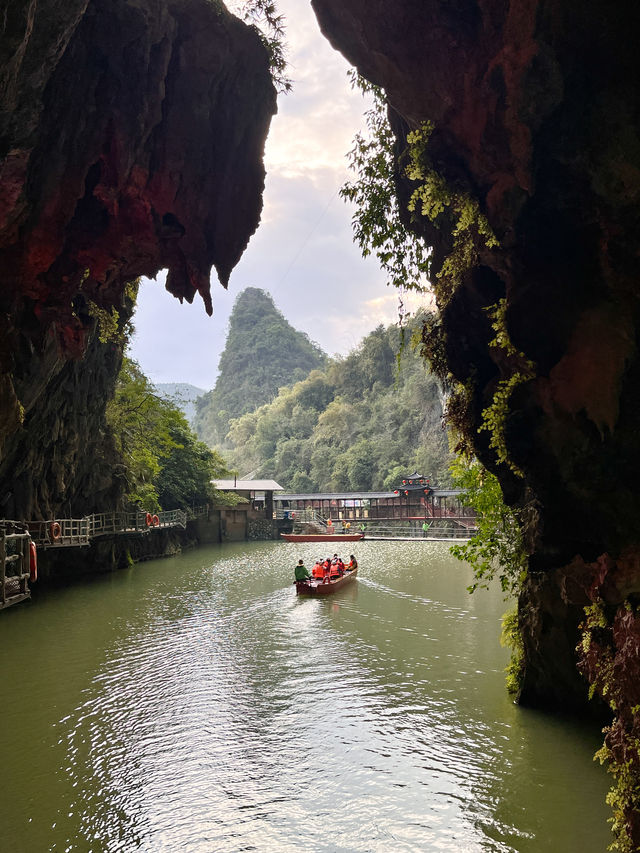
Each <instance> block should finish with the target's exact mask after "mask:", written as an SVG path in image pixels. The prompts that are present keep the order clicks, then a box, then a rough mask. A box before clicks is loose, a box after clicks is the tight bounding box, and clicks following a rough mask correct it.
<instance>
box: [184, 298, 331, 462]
mask: <svg viewBox="0 0 640 853" xmlns="http://www.w3.org/2000/svg"><path fill="white" fill-rule="evenodd" d="M326 362H327V356H326V355H325V353H323V352H322V350H321V349H320V348H319V347H318V346H316V345H315V344H314V343H312V342H311V341H310V340H309V338H308V337H307V335H305V334H303V333H302V332H298V331H296V329H294V328H293V326H291V325H290V323H288V322H287V320H286V319H285V318H284V317H283V315H282V314H281V313H280V311H278V309H277V308H276V306H275V305H274V303H273V300H272V299H271V297H270V296H269V294H267V293H265V292H264V291H263V290H259V289H258V288H255V287H248V288H247V289H246V290H243V291H242V292H241V293H240V294H239V295H238V298H237V299H236V302H235V305H234V307H233V311H232V313H231V317H230V320H229V333H228V335H227V341H226V345H225V348H224V351H223V353H222V355H221V356H220V369H219V374H218V379H217V382H216V385H215V388H214V389H213V391H209V392H208V393H207V394H205V395H204V396H202V397H201V398H200V399H199V400H198V401H197V403H196V408H197V411H196V417H195V421H194V425H195V429H196V431H197V433H198V435H199V437H200V438H201V439H202V440H203V441H205V442H206V443H207V444H208V445H209V446H210V447H214V446H221V445H223V444H224V442H225V436H226V434H227V431H228V429H229V422H230V420H231V419H232V418H237V417H239V416H241V415H243V414H245V413H246V412H252V411H253V410H254V409H256V408H257V407H258V406H261V405H263V404H264V403H268V402H270V401H271V400H273V399H274V397H275V396H276V395H277V393H278V389H279V388H280V387H281V386H283V385H290V384H293V383H294V382H296V381H298V380H300V379H303V378H304V377H306V376H307V375H308V374H309V373H310V371H312V370H314V369H315V368H320V367H322V366H323V365H324V364H325V363H326Z"/></svg>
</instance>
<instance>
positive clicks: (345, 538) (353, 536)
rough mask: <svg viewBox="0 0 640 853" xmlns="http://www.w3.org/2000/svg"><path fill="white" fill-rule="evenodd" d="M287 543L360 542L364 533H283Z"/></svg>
mask: <svg viewBox="0 0 640 853" xmlns="http://www.w3.org/2000/svg"><path fill="white" fill-rule="evenodd" d="M280 536H282V538H283V539H286V540H287V542H358V541H359V540H360V539H364V533H281V534H280Z"/></svg>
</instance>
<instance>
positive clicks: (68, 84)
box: [0, 0, 275, 517]
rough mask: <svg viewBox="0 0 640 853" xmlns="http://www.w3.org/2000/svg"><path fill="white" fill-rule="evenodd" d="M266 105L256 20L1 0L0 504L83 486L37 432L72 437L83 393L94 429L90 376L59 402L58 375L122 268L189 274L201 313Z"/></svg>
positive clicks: (246, 218)
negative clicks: (31, 483)
mask: <svg viewBox="0 0 640 853" xmlns="http://www.w3.org/2000/svg"><path fill="white" fill-rule="evenodd" d="M274 112H275V90H274V88H273V85H272V82H271V77H270V73H269V68H268V56H267V52H266V50H265V49H264V46H263V44H262V42H261V40H260V38H259V36H258V34H257V33H256V31H255V30H253V29H252V28H249V27H247V26H246V25H245V24H243V23H242V22H241V21H239V20H238V19H236V18H234V17H233V16H232V15H230V14H229V13H228V12H227V11H226V9H225V8H224V7H223V6H222V4H220V3H218V2H211V0H64V2H61V0H44V2H38V3H36V2H35V0H8V2H7V3H5V8H4V19H3V37H2V42H1V43H0V284H1V288H0V413H1V414H0V453H2V461H1V462H0V516H5V517H6V516H8V515H11V516H14V517H34V516H36V517H37V516H40V515H44V516H47V515H50V514H51V513H53V512H59V511H62V506H63V505H64V506H65V511H69V505H70V504H73V506H72V507H70V508H71V509H72V511H73V512H74V514H80V513H82V512H85V511H87V508H88V507H89V506H92V505H93V504H94V503H95V502H96V496H90V495H89V493H90V492H91V488H89V486H88V483H89V481H90V480H91V478H90V477H89V478H88V474H87V470H84V471H82V470H79V468H78V466H77V462H78V458H79V457H78V456H77V454H76V455H75V457H74V454H73V453H70V454H65V453H62V458H58V456H59V454H58V451H55V450H54V449H52V447H51V446H50V445H51V443H52V444H53V445H55V446H56V447H58V448H60V446H61V442H62V443H63V444H64V441H66V440H67V439H68V440H69V441H70V442H71V443H72V442H73V438H72V437H71V436H72V434H73V432H74V431H75V430H76V429H77V427H78V426H79V423H78V422H76V416H75V415H70V417H69V419H66V418H65V413H66V412H70V411H71V409H73V407H74V406H78V405H80V406H83V405H85V404H87V405H90V410H89V411H88V412H87V417H88V418H89V420H88V421H87V422H85V423H84V424H83V432H84V434H85V435H89V436H92V435H95V436H97V435H99V434H100V429H101V426H100V424H101V418H102V410H103V408H104V403H105V401H106V397H108V394H109V393H110V392H109V388H108V382H107V380H106V379H105V383H106V384H104V386H103V385H102V380H98V381H97V383H94V385H93V388H92V390H91V393H90V395H89V397H88V398H83V396H82V393H83V392H80V398H79V399H77V400H76V401H75V402H74V403H73V404H72V403H71V402H70V401H69V400H68V399H66V398H65V397H64V394H67V396H68V393H69V389H70V388H71V386H72V384H73V382H76V387H78V388H82V387H88V385H90V384H91V378H90V377H91V375H93V368H92V367H91V364H90V361H89V360H86V359H85V360H84V361H82V359H83V356H84V355H85V353H86V351H87V347H88V346H89V344H90V342H91V340H92V337H94V336H95V335H94V332H95V325H96V321H95V317H96V316H97V315H98V314H99V313H100V311H107V312H111V311H112V309H113V308H116V309H117V310H121V309H122V305H123V299H124V296H123V294H124V288H125V284H126V283H127V282H128V281H131V280H133V279H135V278H136V277H137V276H140V275H147V276H153V275H155V274H156V273H157V272H158V270H160V269H162V268H168V270H169V272H168V278H167V288H168V289H169V290H170V291H171V292H172V293H173V294H174V295H175V296H176V297H178V299H180V301H182V300H183V299H186V300H187V301H188V302H191V301H192V299H193V297H194V295H195V294H196V292H198V293H199V294H200V296H201V297H202V299H203V300H204V303H205V306H206V310H207V311H208V312H209V313H211V311H212V302H211V295H210V288H209V275H210V270H211V267H212V266H215V268H216V270H217V272H218V276H219V278H220V280H221V282H222V283H223V284H224V285H226V282H227V280H228V277H229V274H230V272H231V270H232V268H233V266H234V265H235V264H236V263H237V261H238V260H239V258H240V256H241V254H242V252H243V250H244V249H245V247H246V245H247V243H248V240H249V238H250V236H251V234H252V233H253V232H254V231H255V229H256V227H257V225H258V222H259V217H260V212H261V207H262V201H261V196H262V189H263V186H264V168H263V165H262V154H263V148H264V140H265V138H266V134H267V131H268V127H269V123H270V120H271V117H272V115H273V113H274ZM96 346H97V345H96ZM97 349H100V348H99V347H97ZM103 352H104V347H103ZM98 360H100V359H98ZM71 362H74V364H73V365H71V364H70V363H71ZM112 367H113V368H114V369H115V368H117V358H116V359H115V361H114V364H113V365H112ZM99 373H100V371H99ZM72 376H73V377H75V379H73V378H72ZM61 389H66V390H65V391H63V390H61ZM46 413H49V414H46ZM43 430H44V432H43ZM48 430H50V431H51V435H55V436H56V437H57V438H56V439H52V442H50V441H49V437H48V435H46V433H47V431H48ZM65 436H66V437H65ZM58 439H59V440H58ZM42 454H46V456H47V458H48V461H45V459H42V458H40V457H41V456H42ZM51 454H54V456H56V459H57V463H56V462H51ZM74 458H75V460H76V461H75V462H73V461H72V459H74ZM26 459H28V460H29V466H32V470H33V471H34V472H37V473H36V476H37V475H38V474H39V473H40V472H42V471H43V470H44V468H46V467H49V468H51V469H52V470H51V471H50V474H49V475H48V476H47V478H45V479H47V480H48V481H49V482H50V483H53V482H54V481H55V483H56V486H55V488H54V487H53V486H46V485H44V484H40V485H37V486H35V487H29V488H27V487H26V486H25V485H24V483H23V482H22V475H21V474H19V473H17V472H19V471H20V470H21V469H23V468H24V467H25V461H26ZM58 463H59V464H58ZM90 464H91V462H90V460H89V459H85V462H84V465H80V468H82V467H84V468H85V469H87V468H88V466H89V465H90ZM74 466H75V467H74ZM25 471H26V469H25ZM24 476H25V477H26V476H27V475H26V473H25V474H24ZM82 484H84V485H82ZM110 490H111V491H113V488H112V486H111V484H105V483H102V490H100V489H98V493H99V494H100V495H106V494H107V493H108V492H109V491H110ZM117 491H118V490H117V488H115V492H117ZM81 495H84V497H85V499H83V498H81V497H80V496H81Z"/></svg>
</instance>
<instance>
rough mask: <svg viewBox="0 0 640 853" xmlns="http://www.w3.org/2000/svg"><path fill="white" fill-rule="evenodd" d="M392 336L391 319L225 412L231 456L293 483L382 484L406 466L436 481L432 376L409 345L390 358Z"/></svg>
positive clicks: (436, 405) (438, 448)
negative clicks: (249, 406)
mask: <svg viewBox="0 0 640 853" xmlns="http://www.w3.org/2000/svg"><path fill="white" fill-rule="evenodd" d="M420 322H421V320H420V319H418V320H416V321H414V328H415V327H418V326H419V325H420ZM400 346H401V343H400V333H399V331H398V328H397V327H395V326H390V327H388V328H386V329H385V328H384V327H383V326H379V327H378V328H377V329H376V330H375V331H373V332H372V333H371V334H370V335H368V336H367V337H366V338H364V340H363V341H362V343H361V344H360V346H359V347H358V348H357V349H355V350H354V351H353V352H351V353H350V354H349V355H348V356H347V357H346V358H343V359H337V360H332V361H330V362H329V363H328V365H327V367H326V369H325V370H324V371H319V370H314V371H313V372H312V373H310V374H309V376H308V377H307V378H306V379H304V380H303V381H301V382H298V383H296V384H294V385H292V386H289V387H286V388H282V389H281V390H280V393H279V394H278V396H277V397H276V398H275V400H273V402H271V403H269V404H267V405H265V406H262V407H260V408H258V409H257V410H256V411H254V412H250V413H247V414H245V415H244V416H243V417H241V418H239V419H237V420H235V421H233V422H232V423H231V426H230V430H229V434H228V441H229V442H230V444H231V446H232V448H233V449H232V452H231V458H232V460H233V461H232V464H233V466H234V467H236V468H238V470H240V471H241V472H243V473H245V472H251V473H252V474H254V475H255V476H269V477H274V478H275V479H276V480H277V481H278V482H279V483H280V484H281V485H282V486H283V487H284V488H286V489H290V490H291V491H294V492H305V491H332V490H335V491H343V490H370V489H374V490H375V489H391V488H393V487H394V486H395V485H396V484H397V482H398V480H399V479H400V477H402V476H404V475H406V474H407V473H408V472H409V471H413V470H415V469H419V470H420V471H421V472H423V473H424V474H425V475H427V476H429V475H430V476H431V477H432V478H433V479H434V480H437V481H438V482H440V483H442V482H444V481H446V479H447V466H448V462H449V452H448V447H447V441H446V436H445V433H444V431H443V429H442V422H441V421H442V405H441V398H440V389H439V386H438V383H437V381H436V380H435V378H434V377H433V376H432V375H431V374H430V373H429V372H428V371H427V370H426V368H425V366H424V363H423V361H422V360H421V358H420V357H419V356H418V355H417V354H416V353H414V352H413V350H412V349H411V348H410V347H409V346H405V347H404V349H403V351H402V353H401V357H400V359H399V367H398V354H399V349H400Z"/></svg>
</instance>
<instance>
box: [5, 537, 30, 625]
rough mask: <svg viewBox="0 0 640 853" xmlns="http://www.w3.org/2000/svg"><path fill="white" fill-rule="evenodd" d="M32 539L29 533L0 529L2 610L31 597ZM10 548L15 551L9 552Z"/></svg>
mask: <svg viewBox="0 0 640 853" xmlns="http://www.w3.org/2000/svg"><path fill="white" fill-rule="evenodd" d="M30 541H31V537H30V536H29V534H28V533H6V532H5V531H4V530H2V531H0V610H2V609H4V608H5V607H10V606H11V605H12V604H17V603H18V602H19V601H24V599H26V598H30V597H31V592H30V590H29V574H30V559H31V554H30V549H29V543H30ZM7 546H9V547H7ZM8 550H12V551H13V552H14V553H13V554H7V551H8Z"/></svg>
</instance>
